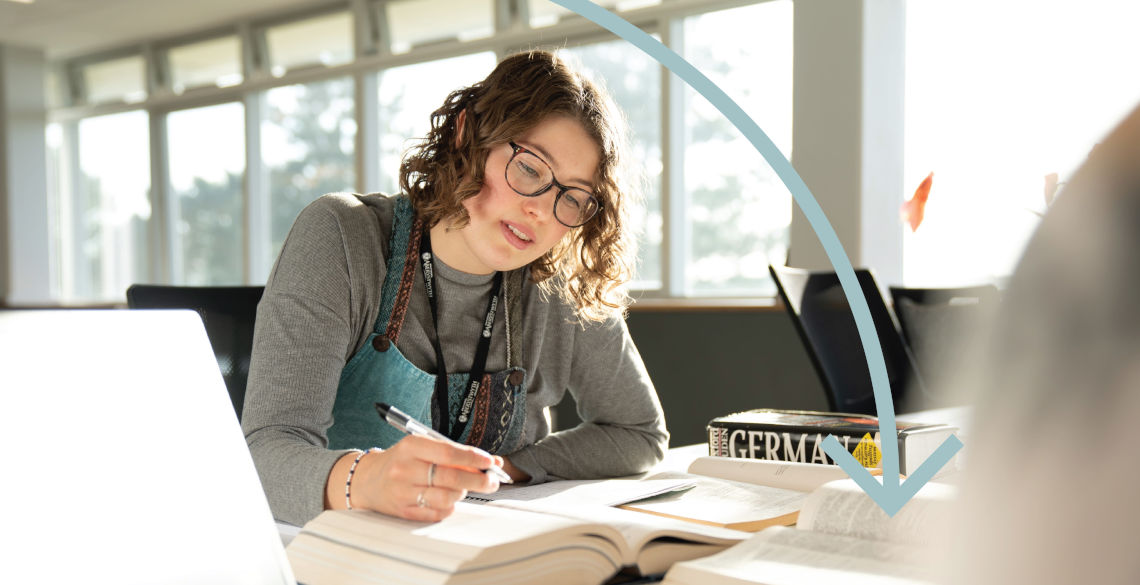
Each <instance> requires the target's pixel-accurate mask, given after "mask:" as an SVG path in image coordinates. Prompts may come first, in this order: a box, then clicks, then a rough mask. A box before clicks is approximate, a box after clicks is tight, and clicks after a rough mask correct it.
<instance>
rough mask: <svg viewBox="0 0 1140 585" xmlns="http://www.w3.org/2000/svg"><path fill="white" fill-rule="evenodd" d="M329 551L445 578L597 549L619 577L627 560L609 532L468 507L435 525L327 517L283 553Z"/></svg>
mask: <svg viewBox="0 0 1140 585" xmlns="http://www.w3.org/2000/svg"><path fill="white" fill-rule="evenodd" d="M321 542H324V543H325V544H323V545H322V544H321ZM329 544H332V545H337V546H339V547H340V548H347V549H352V550H355V551H357V552H361V553H365V554H368V555H370V556H371V557H373V560H372V561H370V562H372V563H384V562H391V563H395V564H410V565H416V566H420V567H425V568H428V569H430V570H432V571H436V572H439V573H444V574H450V573H454V572H456V571H459V570H464V571H474V570H482V569H483V568H492V567H495V566H497V565H501V564H505V563H513V562H517V561H518V560H520V559H526V558H530V557H534V556H536V555H540V554H544V553H546V552H547V551H556V550H560V549H566V548H573V547H577V548H590V549H593V550H594V551H595V552H596V553H598V554H599V555H600V556H602V557H605V559H608V560H605V561H604V562H605V563H606V564H612V566H611V567H610V568H612V569H613V570H615V571H616V569H617V568H618V567H620V566H622V564H623V563H622V562H621V560H622V558H623V557H624V556H627V554H626V553H625V552H624V551H623V550H622V549H624V547H625V543H624V542H622V541H621V535H620V534H619V533H618V531H616V530H614V529H612V528H610V527H608V526H605V525H599V524H593V523H590V522H585V521H582V520H580V519H576V518H572V517H569V516H554V515H550V514H538V513H533V512H527V511H523V510H512V509H506V508H495V507H490V506H477V505H471V504H465V503H463V502H460V503H457V504H456V506H455V511H454V513H452V514H451V515H450V516H448V517H447V518H444V519H443V520H441V521H440V522H435V523H432V522H413V521H411V520H404V519H402V518H396V517H393V516H387V515H384V514H380V513H375V512H366V511H359V510H354V511H345V510H337V511H326V512H323V513H321V514H320V515H319V516H317V518H316V519H314V520H312V521H310V522H309V523H307V524H306V525H305V526H304V528H302V529H301V533H300V534H298V535H297V536H296V537H295V538H294V539H293V541H292V542H291V543H290V545H289V547H288V548H287V549H286V552H287V553H288V554H289V555H290V558H293V557H294V556H296V555H297V554H298V553H299V552H300V553H302V554H304V552H303V551H309V553H310V554H311V553H315V552H317V551H319V550H320V549H321V547H322V546H323V547H328V545H329ZM385 559H386V560H385Z"/></svg>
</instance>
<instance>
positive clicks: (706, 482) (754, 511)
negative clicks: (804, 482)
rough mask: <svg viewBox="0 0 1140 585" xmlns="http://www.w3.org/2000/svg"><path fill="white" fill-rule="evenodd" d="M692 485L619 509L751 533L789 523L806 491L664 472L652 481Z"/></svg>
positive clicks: (655, 476) (793, 517) (792, 521)
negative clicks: (684, 480) (693, 483)
mask: <svg viewBox="0 0 1140 585" xmlns="http://www.w3.org/2000/svg"><path fill="white" fill-rule="evenodd" d="M686 478H688V479H689V480H691V481H694V482H695V484H696V486H695V487H694V488H692V489H689V490H685V491H682V492H674V493H668V494H664V495H661V496H656V497H653V498H649V499H645V500H639V501H636V502H631V503H629V504H625V505H624V506H622V508H624V509H627V510H634V511H638V512H646V513H650V514H657V515H660V516H666V517H670V518H677V519H681V520H688V521H692V522H699V523H701V524H709V525H713V526H724V527H726V528H733V529H736V530H747V531H750V532H755V531H757V530H761V529H763V528H766V527H768V526H772V525H777V524H782V525H787V524H792V523H794V522H795V521H796V515H797V514H798V512H799V510H800V507H801V506H802V505H803V502H804V499H805V498H806V497H807V494H806V493H804V492H797V491H792V490H785V489H780V488H774V487H768V486H762V485H752V484H748V483H741V482H736V481H729V480H721V479H714V478H706V477H701V476H694V475H689V474H685V473H677V472H665V473H659V474H657V475H654V476H652V477H651V478H650V479H649V481H652V480H665V479H686Z"/></svg>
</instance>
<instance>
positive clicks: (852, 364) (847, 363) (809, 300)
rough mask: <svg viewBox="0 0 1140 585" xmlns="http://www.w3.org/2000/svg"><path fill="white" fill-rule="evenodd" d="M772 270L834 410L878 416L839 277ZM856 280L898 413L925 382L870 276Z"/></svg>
mask: <svg viewBox="0 0 1140 585" xmlns="http://www.w3.org/2000/svg"><path fill="white" fill-rule="evenodd" d="M768 269H769V272H771V274H772V279H773V280H774V281H775V283H776V288H777V289H778V290H779V292H780V298H781V299H782V300H783V302H784V306H785V307H786V308H787V310H788V315H789V316H790V317H791V318H792V322H793V323H794V324H795V326H796V331H797V332H799V334H800V340H801V341H803V344H804V349H805V350H806V351H807V354H808V357H809V358H811V362H812V365H813V366H815V370H816V373H817V374H818V375H819V379H820V382H821V383H822V385H823V388H824V390H825V391H826V392H827V394H828V395H827V399H828V404H829V407H830V408H831V410H833V411H837V412H850V413H858V414H876V409H875V395H874V388H873V387H872V385H871V373H870V369H869V368H868V367H867V356H866V353H865V352H864V350H863V344H862V341H861V340H860V338H859V330H858V328H857V327H856V325H855V315H854V313H852V311H851V305H850V303H848V302H847V296H846V295H845V294H844V292H843V289H842V287H841V286H840V284H839V277H838V275H836V274H835V272H834V271H808V270H802V269H798V268H789V267H787V266H773V265H769V267H768ZM855 276H856V277H857V278H858V280H859V285H860V288H861V289H862V291H863V295H864V296H865V297H866V298H867V305H868V306H869V308H870V310H871V319H872V321H873V322H874V325H875V330H876V332H877V334H878V338H879V344H880V346H882V351H883V359H884V360H885V362H886V366H887V379H888V380H889V381H890V386H891V396H892V399H893V400H892V401H893V403H894V407H895V412H896V413H897V412H900V411H901V410H902V406H903V405H904V400H905V399H906V397H907V395H908V393H912V392H911V391H912V390H915V389H921V387H922V379H921V377H920V376H919V375H918V371H917V370H916V368H915V366H914V361H913V358H912V356H911V355H910V350H909V348H907V347H906V344H905V343H904V342H903V339H902V337H901V336H900V335H899V332H898V329H897V328H896V325H895V321H894V317H893V315H891V312H890V309H889V308H888V307H887V304H886V302H885V301H884V300H883V295H882V293H881V292H880V291H879V288H878V286H877V285H876V284H875V278H874V276H873V275H872V273H871V271H870V270H868V269H863V268H861V269H856V271H855ZM919 392H921V390H919Z"/></svg>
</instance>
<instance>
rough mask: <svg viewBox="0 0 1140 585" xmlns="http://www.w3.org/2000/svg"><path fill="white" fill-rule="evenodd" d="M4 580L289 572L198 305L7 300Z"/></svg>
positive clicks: (180, 578) (1, 413)
mask: <svg viewBox="0 0 1140 585" xmlns="http://www.w3.org/2000/svg"><path fill="white" fill-rule="evenodd" d="M0 360H2V362H3V366H2V367H0V424H2V428H3V429H4V431H5V440H4V441H3V442H2V446H0V454H2V455H0V468H2V469H3V481H0V506H3V518H4V535H5V540H6V541H7V542H8V544H6V545H5V546H4V553H3V556H4V559H5V560H4V562H3V563H0V583H31V582H34V583H85V584H91V583H115V584H131V583H147V584H157V585H163V584H173V583H210V584H211V585H219V584H245V583H249V584H255V583H256V584H290V583H294V578H293V573H292V571H291V569H290V567H289V564H288V561H287V559H286V557H285V551H284V547H283V546H282V544H281V538H280V537H279V536H278V533H277V527H276V525H275V524H274V522H273V518H272V515H271V513H270V511H269V504H268V502H267V501H266V499H265V494H264V492H263V491H262V489H261V484H260V481H259V480H258V477H257V473H256V471H255V469H254V466H253V461H252V459H251V458H250V455H249V450H248V449H247V448H246V445H245V440H244V438H243V436H242V433H241V429H240V427H239V424H238V421H237V419H236V418H235V417H234V414H233V407H232V406H231V404H230V399H229V394H228V393H227V392H226V387H225V385H224V384H223V382H222V376H221V372H220V371H219V370H218V365H217V362H216V361H215V360H214V354H213V352H212V351H211V348H210V343H209V340H208V339H207V337H206V332H205V328H204V327H203V325H202V320H201V318H199V316H198V315H197V314H196V313H194V312H193V311H177V310H176V311H125V310H103V311H55V310H52V311H0Z"/></svg>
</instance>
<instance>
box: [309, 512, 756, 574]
mask: <svg viewBox="0 0 1140 585" xmlns="http://www.w3.org/2000/svg"><path fill="white" fill-rule="evenodd" d="M508 506H509V507H508ZM528 507H530V508H534V509H527V508H528ZM538 507H540V504H538V503H535V502H528V501H522V502H519V501H504V502H494V503H490V504H486V505H480V504H473V503H470V502H459V503H457V504H456V506H455V512H454V513H453V514H452V515H451V516H448V517H447V518H446V519H444V520H443V521H441V522H438V523H434V524H431V523H422V522H411V521H407V520H401V519H399V518H394V517H391V516H385V515H382V514H377V513H373V512H366V511H359V510H354V511H343V510H340V511H326V512H323V513H322V514H320V515H319V516H317V517H316V518H315V519H314V520H312V521H311V522H309V523H308V524H306V525H305V526H304V527H303V528H302V529H301V532H300V534H298V535H297V536H296V537H295V538H294V539H293V541H292V542H291V543H290V544H289V547H288V548H287V549H286V553H287V554H288V556H289V561H290V563H291V564H292V566H293V572H294V574H295V575H296V576H297V580H298V581H299V582H302V583H306V584H307V585H332V584H337V585H340V584H345V585H353V584H364V583H386V584H387V583H391V584H408V585H411V584H415V585H421V584H433V583H456V584H461V583H496V584H514V583H518V584H523V583H542V584H543V585H558V584H570V583H601V582H603V581H605V580H606V579H609V578H610V577H611V576H613V575H615V574H617V573H618V572H619V571H622V570H623V569H624V570H626V571H627V572H631V573H637V574H643V575H648V574H659V573H662V572H664V571H665V570H666V569H667V568H668V567H670V566H671V565H672V564H673V563H675V562H677V561H679V560H687V559H693V558H699V557H702V556H707V555H710V554H713V553H715V552H717V551H720V550H723V549H725V548H727V547H729V546H731V545H733V544H736V543H737V542H740V541H742V540H744V539H745V538H747V537H748V536H749V533H746V532H740V531H736V530H728V529H725V528H718V527H713V526H704V525H701V524H694V523H691V522H683V521H679V520H671V519H668V518H659V517H655V516H650V515H647V514H641V513H638V512H631V511H628V510H621V509H618V508H612V507H605V506H596V507H594V506H583V507H578V508H567V509H564V510H561V513H551V512H549V511H540V510H539V509H538Z"/></svg>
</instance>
